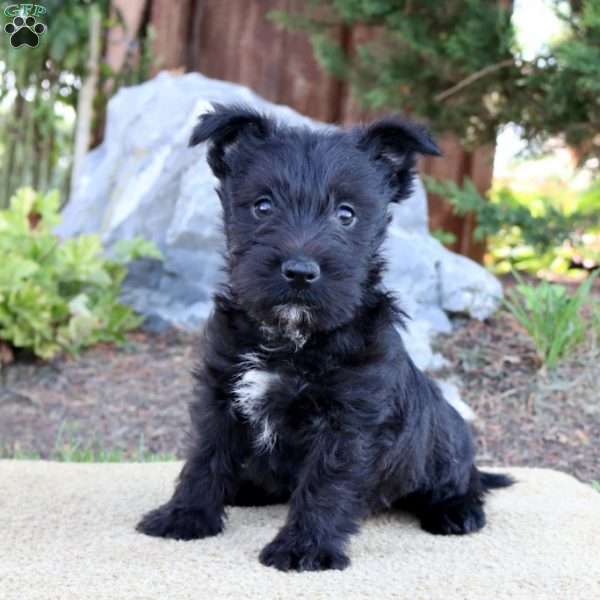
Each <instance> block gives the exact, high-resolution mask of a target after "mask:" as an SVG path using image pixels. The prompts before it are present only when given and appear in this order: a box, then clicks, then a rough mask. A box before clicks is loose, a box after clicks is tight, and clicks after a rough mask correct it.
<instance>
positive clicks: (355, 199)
mask: <svg viewBox="0 0 600 600" xmlns="http://www.w3.org/2000/svg"><path fill="white" fill-rule="evenodd" d="M207 140H208V142H209V147H208V162H209V164H210V166H211V168H212V170H213V172H214V173H215V175H216V176H217V177H218V179H219V181H220V187H219V190H218V192H219V196H220V199H221V203H222V205H223V217H224V229H225V237H226V242H227V245H226V247H227V251H226V268H227V275H228V283H227V285H226V286H225V287H224V288H223V289H222V290H221V291H220V293H218V294H217V295H216V297H215V309H214V313H213V315H212V316H211V318H210V319H209V321H208V323H207V326H206V330H205V335H204V343H203V346H202V348H203V359H202V364H201V365H200V366H199V368H198V369H197V371H196V372H195V377H196V380H197V392H196V400H195V401H194V403H193V404H192V405H191V409H190V412H191V420H192V426H193V431H194V442H193V445H192V447H191V450H190V453H189V456H188V459H187V462H186V464H185V466H184V468H183V470H182V472H181V475H180V477H179V481H178V483H177V487H176V489H175V493H174V495H173V497H172V498H171V500H169V502H167V503H166V504H165V505H163V506H161V507H160V508H158V509H156V510H154V511H152V512H150V513H148V514H147V515H146V516H145V517H144V518H143V519H142V521H141V522H140V523H139V525H138V530H139V531H141V532H143V533H146V534H148V535H153V536H162V537H170V538H175V539H184V540H189V539H194V538H202V537H205V536H210V535H216V534H218V533H220V532H221V531H222V530H223V520H224V506H225V505H227V504H231V505H238V506H255V505H264V504H269V503H278V502H288V501H289V503H290V507H289V514H288V517H287V521H286V523H285V525H284V526H283V527H282V529H281V530H280V532H279V533H278V534H277V536H276V537H275V539H274V540H273V541H272V542H271V543H270V544H268V545H267V546H266V547H265V548H264V549H263V550H262V552H261V554H260V560H261V562H262V563H263V564H265V565H270V566H274V567H277V568H278V569H282V570H288V569H296V570H317V569H343V568H344V567H346V566H347V565H348V564H349V559H348V557H347V556H346V553H345V546H346V544H347V542H348V538H349V536H350V535H351V534H352V533H355V532H356V531H357V530H358V526H359V523H360V521H361V519H363V518H364V517H365V516H367V515H368V514H370V513H374V512H378V511H382V510H386V509H398V508H405V509H408V510H411V511H413V512H414V513H415V514H416V515H417V516H418V518H419V519H420V522H421V525H422V527H423V528H424V529H425V530H427V531H429V532H431V533H438V534H464V533H470V532H473V531H477V530H478V529H481V528H482V527H483V526H484V523H485V515H484V511H483V497H484V494H485V492H486V491H487V490H488V489H490V488H494V487H503V486H506V485H509V484H510V480H509V479H508V478H507V477H504V476H501V475H492V474H487V473H482V472H480V471H478V470H477V469H476V468H475V466H474V463H473V461H474V451H473V443H472V440H471V434H470V431H469V428H468V427H467V425H466V424H465V422H464V421H463V419H462V418H461V417H460V416H459V415H458V413H457V412H456V411H455V410H454V408H452V407H451V406H450V405H449V404H448V403H447V402H446V401H445V400H444V398H443V397H442V395H441V393H440V391H439V389H438V388H437V387H436V385H435V384H434V383H433V382H432V381H431V380H430V379H428V378H427V377H426V376H425V375H424V374H423V373H421V372H420V371H419V370H418V369H417V368H416V367H415V365H414V364H413V362H412V360H411V359H410V357H409V356H408V354H407V352H406V350H405V348H404V345H403V343H402V339H401V337H400V335H399V334H398V331H397V329H396V325H398V324H402V319H403V316H404V315H403V313H402V312H401V311H400V310H399V309H398V308H397V307H396V305H395V303H394V300H393V298H392V296H391V295H390V294H389V293H388V292H386V291H385V290H384V289H383V288H382V285H381V276H382V271H383V268H384V262H383V260H382V258H381V256H380V248H381V244H382V242H383V240H384V237H385V233H386V227H387V225H388V222H389V220H390V214H389V204H390V203H393V202H399V201H400V200H402V199H403V198H405V197H406V196H407V195H408V194H409V193H410V191H411V183H412V180H413V177H414V167H415V155H416V153H422V154H433V155H438V154H439V150H438V147H437V146H436V144H435V143H434V142H433V141H432V140H431V138H430V137H429V135H428V134H427V133H426V131H425V130H424V129H422V128H421V127H419V126H416V125H414V124H411V123H409V122H407V121H405V120H402V119H400V118H397V117H390V118H386V119H382V120H380V121H377V122H375V123H373V124H372V125H370V126H367V127H357V128H355V129H350V130H339V129H332V130H329V131H324V130H309V129H307V128H292V127H288V126H284V125H281V124H277V123H275V122H274V121H273V120H271V119H269V118H268V117H266V116H263V115H261V114H259V113H257V112H254V111H253V110H251V109H249V108H246V107H243V106H230V107H225V106H216V107H215V111H214V112H211V113H209V114H205V115H203V116H202V117H201V120H200V123H199V124H198V125H197V127H196V128H195V130H194V132H193V135H192V138H191V141H190V143H191V145H195V144H198V143H200V142H204V141H207Z"/></svg>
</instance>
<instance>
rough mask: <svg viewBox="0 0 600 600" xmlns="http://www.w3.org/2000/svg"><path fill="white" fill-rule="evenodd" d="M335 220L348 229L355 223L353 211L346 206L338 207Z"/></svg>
mask: <svg viewBox="0 0 600 600" xmlns="http://www.w3.org/2000/svg"><path fill="white" fill-rule="evenodd" d="M337 218H338V220H339V222H340V223H341V224H342V225H343V226H344V227H350V226H351V225H354V221H356V215H355V214H354V210H353V209H352V207H351V206H348V205H347V204H341V205H340V206H338V209H337Z"/></svg>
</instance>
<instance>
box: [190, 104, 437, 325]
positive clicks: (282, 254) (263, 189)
mask: <svg viewBox="0 0 600 600" xmlns="http://www.w3.org/2000/svg"><path fill="white" fill-rule="evenodd" d="M204 141H208V143H209V147H208V157H207V158H208V163H209V165H210V167H211V168H212V170H213V172H214V174H215V175H216V176H217V178H218V179H219V181H220V186H219V190H218V193H219V196H220V199H221V203H222V205H223V216H224V225H225V235H226V240H227V261H228V269H229V275H230V283H231V285H232V288H233V290H234V292H235V294H236V298H237V299H238V301H239V303H240V304H241V305H242V306H243V307H244V308H245V309H246V310H247V311H248V312H249V313H250V314H251V315H252V316H253V317H254V318H255V319H257V320H258V321H259V322H261V323H263V324H264V325H266V326H267V327H268V328H271V329H273V328H277V329H278V330H279V331H280V332H283V333H288V334H289V335H290V337H293V336H294V334H297V333H298V332H299V331H302V332H305V333H310V331H311V330H321V331H323V330H331V329H333V328H335V327H338V326H339V325H341V324H343V323H345V322H347V321H349V320H350V319H351V318H352V317H353V315H354V314H355V312H356V310H357V308H358V307H359V306H360V304H361V302H362V299H363V297H364V292H365V290H366V289H367V288H368V286H369V285H370V283H372V282H373V280H374V279H375V278H376V277H377V276H378V273H379V270H380V260H379V257H378V250H379V248H380V246H381V243H382V242H383V239H384V236H385V230H386V227H387V223H388V221H389V217H388V205H389V203H391V202H399V201H400V200H402V199H403V198H405V197H406V196H408V194H409V193H410V191H411V184H412V179H413V177H414V165H415V157H416V154H417V153H421V154H433V155H438V154H439V153H440V152H439V149H438V147H437V146H436V144H435V142H433V140H432V139H431V138H430V137H429V135H428V134H427V132H426V131H425V130H424V129H423V128H421V127H420V126H418V125H415V124H413V123H410V122H408V121H406V120H403V119H401V118H399V117H395V116H392V117H388V118H384V119H381V120H379V121H376V122H375V123H372V124H371V125H368V126H365V127H358V128H354V129H350V130H340V129H331V130H310V129H308V128H294V127H289V126H285V125H282V124H279V123H276V122H275V121H273V120H272V119H270V118H268V117H267V116H265V115H262V114H259V113H257V112H255V111H253V110H252V109H250V108H247V107H244V106H215V110H214V112H210V113H207V114H204V115H203V116H202V117H201V118H200V122H199V124H198V125H197V126H196V128H195V129H194V132H193V134H192V137H191V140H190V144H191V145H195V144H198V143H200V142H204Z"/></svg>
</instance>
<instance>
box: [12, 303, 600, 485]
mask: <svg viewBox="0 0 600 600" xmlns="http://www.w3.org/2000/svg"><path fill="white" fill-rule="evenodd" d="M436 349H437V350H438V351H439V352H441V353H442V354H443V355H444V356H445V357H446V358H447V359H448V366H447V367H446V368H445V369H444V371H442V372H441V373H439V374H436V376H438V375H439V376H442V377H446V378H447V377H458V378H459V379H460V381H461V382H462V383H461V390H462V396H463V399H464V400H465V401H466V402H467V403H468V404H469V405H470V406H471V407H472V408H473V410H474V411H475V413H476V414H477V420H476V422H475V430H476V434H477V440H478V445H479V461H480V463H481V464H494V465H528V466H546V467H552V468H556V469H559V470H563V471H566V472H568V473H571V474H573V475H575V476H576V477H578V478H580V479H581V480H583V481H590V480H593V479H596V480H597V479H600V397H599V396H600V394H599V391H598V390H599V386H598V379H600V349H599V348H598V347H594V345H592V344H590V345H588V346H586V347H585V348H582V349H581V350H580V351H579V352H578V353H577V355H576V356H574V357H572V358H571V359H570V360H569V361H567V362H565V363H563V364H562V365H561V366H560V367H559V368H558V369H557V370H556V371H555V372H553V373H545V372H544V371H543V370H541V371H540V369H539V364H538V361H537V359H536V355H535V352H534V350H533V347H532V346H531V343H530V342H529V340H528V338H527V336H526V335H525V334H524V332H523V331H522V330H521V329H520V327H519V326H518V324H517V323H516V321H515V320H514V319H513V318H512V317H511V316H509V315H508V314H506V313H499V314H498V315H497V316H495V317H493V318H491V319H489V320H487V321H486V322H477V321H469V322H467V323H465V324H463V325H458V326H456V327H455V330H454V332H453V333H452V334H451V335H448V336H444V337H441V338H438V340H437V341H436ZM198 351H199V350H197V349H195V341H194V338H193V337H191V336H189V335H181V334H176V333H173V334H169V335H163V336H156V335H149V334H142V333H136V334H133V335H131V336H130V337H129V341H128V343H127V344H126V345H125V346H123V347H114V346H108V345H101V346H98V347H96V348H94V349H91V350H88V351H86V352H84V353H82V354H81V356H79V357H78V358H67V357H62V358H60V359H58V360H55V361H54V362H53V363H52V364H39V363H23V362H20V361H19V362H17V363H15V364H12V365H10V366H9V367H7V368H5V369H4V370H3V372H2V373H1V376H2V380H1V383H0V451H1V452H2V454H3V455H4V456H11V455H14V454H15V453H16V454H28V453H35V454H38V455H40V456H42V457H45V458H47V457H56V456H59V455H61V454H62V453H63V452H64V451H65V450H72V449H74V448H92V447H93V448H98V449H111V450H112V449H118V450H122V451H123V455H124V457H126V458H135V457H136V456H140V455H141V453H148V452H150V453H168V454H173V453H174V454H177V455H181V454H182V451H183V449H184V447H185V440H186V432H187V427H188V420H187V403H188V401H189V400H190V398H191V393H192V378H191V376H190V370H191V367H192V365H193V363H194V357H195V356H196V355H197V353H198Z"/></svg>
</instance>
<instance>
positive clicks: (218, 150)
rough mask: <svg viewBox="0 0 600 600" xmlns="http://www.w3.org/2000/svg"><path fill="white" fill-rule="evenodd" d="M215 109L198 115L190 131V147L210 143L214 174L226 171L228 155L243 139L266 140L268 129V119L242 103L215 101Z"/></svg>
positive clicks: (221, 175)
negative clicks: (198, 118)
mask: <svg viewBox="0 0 600 600" xmlns="http://www.w3.org/2000/svg"><path fill="white" fill-rule="evenodd" d="M213 108H214V111H212V112H209V113H205V114H203V115H201V116H200V121H199V123H198V125H196V127H194V130H193V132H192V136H191V138H190V146H195V145H196V144H199V143H201V142H206V141H208V142H209V147H208V152H207V161H208V164H209V165H210V168H211V169H212V171H213V173H214V174H215V175H216V176H217V177H219V178H222V177H225V176H226V175H227V174H228V173H229V164H228V160H227V159H228V158H229V157H230V155H231V153H232V152H233V150H234V149H235V147H236V146H237V145H238V143H239V142H240V141H241V140H242V138H248V139H250V138H253V139H265V138H266V137H267V136H268V135H269V133H270V130H271V122H270V121H269V119H268V118H267V117H265V116H263V115H261V114H260V113H258V112H256V111H255V110H253V109H251V108H249V107H247V106H243V105H236V104H234V105H228V106H225V105H222V104H214V105H213Z"/></svg>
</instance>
